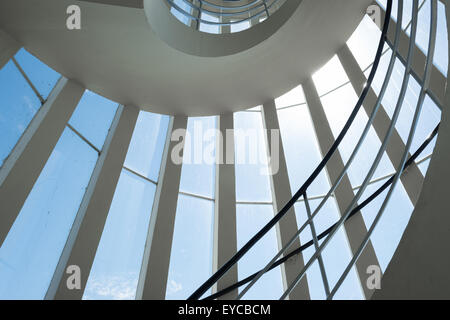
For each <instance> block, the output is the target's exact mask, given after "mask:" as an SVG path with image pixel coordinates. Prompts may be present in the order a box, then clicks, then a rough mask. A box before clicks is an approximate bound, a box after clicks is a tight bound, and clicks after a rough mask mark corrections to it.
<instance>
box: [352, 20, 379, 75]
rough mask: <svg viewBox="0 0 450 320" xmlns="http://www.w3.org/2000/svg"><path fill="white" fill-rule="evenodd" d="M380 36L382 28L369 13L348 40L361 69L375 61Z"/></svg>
mask: <svg viewBox="0 0 450 320" xmlns="http://www.w3.org/2000/svg"><path fill="white" fill-rule="evenodd" d="M380 36H381V31H380V28H378V26H377V25H376V24H375V23H374V22H373V20H372V19H371V18H370V17H369V16H368V15H365V16H364V18H363V19H362V21H361V23H360V24H359V26H358V28H356V30H355V32H353V34H352V36H351V37H350V38H349V40H348V41H347V45H348V47H349V48H350V50H351V51H352V53H353V56H354V57H355V59H356V61H358V64H359V66H360V68H361V69H363V70H364V69H365V68H367V67H368V66H369V65H370V64H371V63H372V62H373V61H374V59H375V54H376V52H377V48H378V43H379V41H378V40H377V39H379V38H380Z"/></svg>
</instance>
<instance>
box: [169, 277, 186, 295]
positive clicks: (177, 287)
mask: <svg viewBox="0 0 450 320" xmlns="http://www.w3.org/2000/svg"><path fill="white" fill-rule="evenodd" d="M181 290H183V285H182V284H181V283H178V282H176V281H175V280H172V279H171V280H169V287H168V289H167V294H168V295H171V294H175V293H177V292H179V291H181Z"/></svg>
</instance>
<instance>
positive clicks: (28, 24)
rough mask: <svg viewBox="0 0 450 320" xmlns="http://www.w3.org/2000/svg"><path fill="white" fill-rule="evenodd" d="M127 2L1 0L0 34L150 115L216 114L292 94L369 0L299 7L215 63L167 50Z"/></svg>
mask: <svg viewBox="0 0 450 320" xmlns="http://www.w3.org/2000/svg"><path fill="white" fill-rule="evenodd" d="M102 1H106V0H96V2H102ZM108 1H111V0H108ZM114 1H116V0H114ZM155 1H162V0H155ZM116 2H117V1H116ZM125 2H129V3H130V4H131V7H124V6H112V5H105V4H101V3H92V2H82V1H75V0H2V1H0V27H1V28H3V29H4V30H5V31H6V32H8V33H10V34H11V35H12V36H13V37H15V38H16V39H17V40H18V41H20V42H21V43H22V44H23V45H24V47H25V48H27V49H28V50H29V51H30V52H32V53H33V54H34V55H36V56H37V57H38V58H40V59H41V60H43V61H44V62H45V63H47V64H48V65H49V66H51V67H52V68H54V69H55V70H57V71H58V72H60V73H61V74H63V75H64V76H66V77H68V78H71V79H75V80H77V81H79V82H80V83H82V84H83V85H84V86H85V87H86V88H88V89H90V90H92V91H94V92H97V93H98V94H101V95H103V96H105V97H107V98H109V99H112V100H114V101H117V102H119V103H122V104H125V105H135V106H138V107H141V108H142V109H144V110H148V111H152V112H157V113H164V114H185V115H191V116H199V115H216V114H221V113H226V112H229V111H238V110H242V109H247V108H249V107H253V106H256V105H259V104H262V103H263V102H265V101H267V100H268V99H270V98H271V97H278V96H280V95H282V94H284V93H286V92H287V91H289V90H290V89H292V88H293V87H295V86H297V85H298V84H299V83H301V82H302V81H303V80H304V79H305V77H307V76H308V75H310V74H312V73H313V72H315V71H316V70H317V69H318V68H320V67H321V66H322V65H323V64H324V63H325V62H327V61H328V60H329V59H330V58H331V57H332V56H333V54H334V53H335V52H336V51H337V50H338V49H339V48H340V47H341V46H342V45H343V44H344V43H345V41H346V40H347V39H348V37H349V36H350V35H351V33H352V32H353V30H354V29H355V28H356V26H357V25H358V23H359V22H360V20H361V18H362V16H363V13H364V12H365V9H366V8H367V6H368V5H369V4H370V3H371V0H303V2H302V3H301V4H300V6H299V7H298V9H297V10H296V12H295V13H294V14H293V16H292V17H291V19H290V20H289V21H288V22H287V23H286V24H285V25H284V26H282V27H281V28H280V29H279V30H278V31H277V32H276V33H275V34H273V35H272V36H271V37H269V38H268V39H266V40H265V41H263V42H261V43H259V44H258V45H256V46H254V47H252V48H250V49H248V50H246V51H243V52H240V53H237V54H233V55H228V56H224V57H214V58H209V57H199V56H194V55H189V54H186V53H184V52H181V51H178V50H176V49H174V48H172V47H171V46H169V45H167V44H166V43H165V42H164V41H162V40H161V39H159V38H158V36H157V35H156V34H155V33H154V32H153V30H152V29H151V27H150V24H149V23H148V21H147V19H146V15H145V13H144V10H143V9H142V8H141V5H140V1H139V0H126V1H125ZM74 3H76V4H78V5H79V6H80V7H81V9H82V29H81V30H79V31H69V30H67V29H66V17H67V16H66V8H67V6H69V5H70V4H74ZM373 41H378V39H373Z"/></svg>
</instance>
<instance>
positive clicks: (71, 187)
mask: <svg viewBox="0 0 450 320" xmlns="http://www.w3.org/2000/svg"><path fill="white" fill-rule="evenodd" d="M97 157H98V155H97V152H95V151H94V150H93V149H92V148H91V147H90V146H89V145H87V144H86V143H85V142H84V141H83V140H81V139H80V138H79V137H78V136H77V135H76V134H74V133H73V132H72V131H71V130H69V129H66V130H64V132H63V134H62V136H61V138H60V140H59V142H58V143H57V145H56V147H55V149H54V150H53V153H52V154H51V156H50V158H49V160H48V161H47V163H46V165H45V167H44V169H43V171H42V173H41V175H40V176H39V178H38V180H37V181H36V184H35V185H34V187H33V190H32V191H31V193H30V195H29V196H28V198H27V200H26V202H25V204H24V206H23V208H22V210H21V212H20V214H19V216H18V217H17V219H16V221H15V222H14V225H13V227H12V229H11V230H10V232H9V234H8V236H7V238H6V240H5V242H4V243H3V245H2V247H1V248H0V283H1V284H2V285H1V286H0V298H1V299H43V298H44V296H45V293H46V291H47V288H48V285H49V284H50V281H51V279H52V276H53V272H54V271H55V268H56V265H57V263H58V260H59V257H60V254H61V252H62V250H63V248H64V245H65V243H66V239H67V236H68V234H69V232H70V229H71V227H72V223H73V221H74V218H75V216H76V214H77V212H78V208H79V206H80V203H81V201H82V198H83V196H84V192H85V190H86V187H87V185H88V183H89V180H90V177H91V174H92V171H93V169H94V166H95V164H96V161H97Z"/></svg>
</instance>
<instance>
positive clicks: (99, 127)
mask: <svg viewBox="0 0 450 320" xmlns="http://www.w3.org/2000/svg"><path fill="white" fill-rule="evenodd" d="M116 111H117V103H115V102H112V101H110V100H108V99H105V98H103V97H102V96H100V95H98V94H95V93H94V92H92V91H89V90H86V92H85V93H84V95H83V97H82V98H81V100H80V103H79V104H78V106H77V108H76V109H75V111H74V113H73V115H72V117H71V119H70V121H69V123H70V125H72V126H73V127H74V128H75V129H76V130H77V131H78V132H80V133H81V134H82V135H83V136H84V137H85V138H86V139H87V140H88V141H89V142H90V143H92V144H93V145H94V146H96V147H97V148H98V149H100V150H101V149H102V147H103V143H104V142H105V139H106V136H107V135H108V131H109V128H110V127H111V123H112V121H113V119H114V115H115V114H116Z"/></svg>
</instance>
